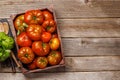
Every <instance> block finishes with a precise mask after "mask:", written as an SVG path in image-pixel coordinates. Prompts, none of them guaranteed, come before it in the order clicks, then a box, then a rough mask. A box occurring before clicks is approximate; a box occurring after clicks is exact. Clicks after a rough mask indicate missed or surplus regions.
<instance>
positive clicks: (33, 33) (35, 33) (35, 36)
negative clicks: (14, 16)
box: [26, 24, 42, 40]
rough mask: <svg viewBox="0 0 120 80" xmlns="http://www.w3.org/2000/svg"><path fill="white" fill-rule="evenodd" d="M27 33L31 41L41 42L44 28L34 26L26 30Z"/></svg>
mask: <svg viewBox="0 0 120 80" xmlns="http://www.w3.org/2000/svg"><path fill="white" fill-rule="evenodd" d="M26 32H27V35H28V37H30V39H31V40H40V39H41V33H42V27H41V26H40V25H35V24H32V25H29V26H28V27H27V28H26Z"/></svg>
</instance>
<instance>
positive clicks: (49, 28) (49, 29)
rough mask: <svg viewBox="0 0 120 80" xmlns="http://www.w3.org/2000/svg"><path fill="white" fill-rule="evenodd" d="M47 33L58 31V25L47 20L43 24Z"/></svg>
mask: <svg viewBox="0 0 120 80" xmlns="http://www.w3.org/2000/svg"><path fill="white" fill-rule="evenodd" d="M42 27H44V28H45V30H46V31H47V32H50V33H53V32H55V31H56V23H55V21H54V20H52V19H48V20H45V21H44V22H43V24H42Z"/></svg>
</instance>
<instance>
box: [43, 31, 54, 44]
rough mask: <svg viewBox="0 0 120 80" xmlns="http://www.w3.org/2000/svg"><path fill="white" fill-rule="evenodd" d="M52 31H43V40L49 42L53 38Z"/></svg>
mask: <svg viewBox="0 0 120 80" xmlns="http://www.w3.org/2000/svg"><path fill="white" fill-rule="evenodd" d="M51 36H52V35H51V33H49V32H43V33H42V36H41V39H42V41H43V42H49V40H50V39H51Z"/></svg>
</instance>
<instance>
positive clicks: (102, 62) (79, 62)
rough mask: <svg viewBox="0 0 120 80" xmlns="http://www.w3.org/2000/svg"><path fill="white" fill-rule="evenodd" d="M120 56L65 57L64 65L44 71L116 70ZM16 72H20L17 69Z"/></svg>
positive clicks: (3, 70) (118, 68)
mask: <svg viewBox="0 0 120 80" xmlns="http://www.w3.org/2000/svg"><path fill="white" fill-rule="evenodd" d="M119 61H120V56H92V57H65V63H66V66H65V67H61V68H56V69H53V70H49V71H46V72H64V71H65V72H80V71H87V72H88V71H91V72H96V71H118V70H120V63H119ZM0 72H12V71H11V70H10V68H5V67H3V68H1V70H0ZM17 72H20V71H19V70H18V69H17Z"/></svg>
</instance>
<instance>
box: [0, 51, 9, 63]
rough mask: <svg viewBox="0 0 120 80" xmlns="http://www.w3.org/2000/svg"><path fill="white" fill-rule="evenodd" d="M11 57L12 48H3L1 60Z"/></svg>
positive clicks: (0, 55) (0, 54)
mask: <svg viewBox="0 0 120 80" xmlns="http://www.w3.org/2000/svg"><path fill="white" fill-rule="evenodd" d="M9 57H10V50H3V51H2V52H0V62H3V61H5V60H6V59H7V58H9Z"/></svg>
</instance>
